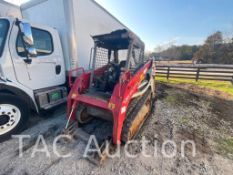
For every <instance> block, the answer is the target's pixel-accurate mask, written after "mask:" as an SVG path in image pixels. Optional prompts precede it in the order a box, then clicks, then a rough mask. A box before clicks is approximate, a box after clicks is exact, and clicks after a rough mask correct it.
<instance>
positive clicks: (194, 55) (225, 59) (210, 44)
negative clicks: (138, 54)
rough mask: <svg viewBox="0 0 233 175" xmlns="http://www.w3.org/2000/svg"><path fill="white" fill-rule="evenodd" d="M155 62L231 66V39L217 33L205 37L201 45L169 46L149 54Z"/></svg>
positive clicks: (232, 41)
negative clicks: (190, 62) (184, 61)
mask: <svg viewBox="0 0 233 175" xmlns="http://www.w3.org/2000/svg"><path fill="white" fill-rule="evenodd" d="M150 56H151V57H154V58H155V59H156V60H170V61H173V60H192V61H193V62H194V63H204V64H233V38H224V37H223V34H222V32H220V31H218V32H215V33H214V34H212V35H210V36H208V37H207V39H206V40H205V42H204V44H203V45H200V46H197V45H193V46H190V45H182V46H171V47H169V48H168V49H166V50H163V51H159V52H153V53H151V54H150Z"/></svg>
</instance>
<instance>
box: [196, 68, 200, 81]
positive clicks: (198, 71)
mask: <svg viewBox="0 0 233 175" xmlns="http://www.w3.org/2000/svg"><path fill="white" fill-rule="evenodd" d="M199 76H200V68H199V67H198V68H197V74H196V81H198V80H199Z"/></svg>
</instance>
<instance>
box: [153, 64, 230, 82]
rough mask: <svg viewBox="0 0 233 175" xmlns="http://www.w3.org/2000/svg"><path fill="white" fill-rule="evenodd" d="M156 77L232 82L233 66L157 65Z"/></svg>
mask: <svg viewBox="0 0 233 175" xmlns="http://www.w3.org/2000/svg"><path fill="white" fill-rule="evenodd" d="M155 68H156V76H158V77H165V78H167V79H169V78H182V79H193V80H196V81H198V80H217V81H231V82H232V83H233V65H215V64H189V65H187V64H170V65H169V64H156V67H155Z"/></svg>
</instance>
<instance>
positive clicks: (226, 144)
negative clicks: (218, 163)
mask: <svg viewBox="0 0 233 175" xmlns="http://www.w3.org/2000/svg"><path fill="white" fill-rule="evenodd" d="M218 149H219V151H220V153H222V154H224V155H226V156H229V157H231V158H232V156H233V139H232V138H225V139H221V140H219V141H218Z"/></svg>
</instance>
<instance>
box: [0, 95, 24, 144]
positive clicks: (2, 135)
mask: <svg viewBox="0 0 233 175" xmlns="http://www.w3.org/2000/svg"><path fill="white" fill-rule="evenodd" d="M28 117H29V107H28V105H27V103H26V102H25V101H24V100H22V99H20V98H19V97H16V96H14V95H10V94H0V142H1V141H4V140H6V139H9V138H10V137H11V135H14V134H17V133H19V132H20V131H22V130H23V129H24V128H25V126H26V123H27V120H28Z"/></svg>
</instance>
